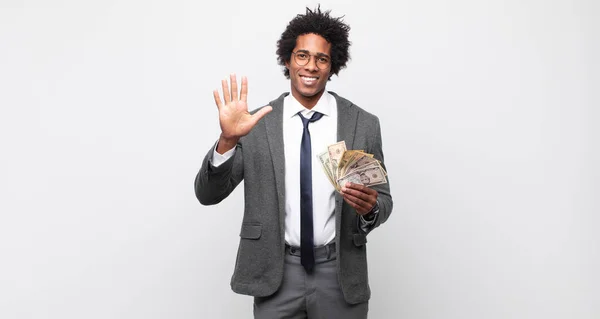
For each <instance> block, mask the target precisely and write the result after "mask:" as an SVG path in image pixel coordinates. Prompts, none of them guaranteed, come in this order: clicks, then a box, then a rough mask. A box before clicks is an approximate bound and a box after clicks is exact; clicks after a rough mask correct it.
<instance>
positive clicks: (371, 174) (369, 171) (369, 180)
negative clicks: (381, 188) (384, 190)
mask: <svg viewBox="0 0 600 319" xmlns="http://www.w3.org/2000/svg"><path fill="white" fill-rule="evenodd" d="M357 179H358V180H360V184H362V185H365V186H374V185H379V184H384V183H387V179H386V178H385V173H384V172H383V169H382V168H381V167H380V166H374V167H368V168H363V169H359V170H356V171H355V172H353V173H350V174H348V175H346V176H344V177H342V178H340V179H338V180H337V182H338V184H339V185H343V184H341V183H342V182H343V183H345V182H347V181H350V182H352V181H355V180H357ZM353 183H354V182H353Z"/></svg>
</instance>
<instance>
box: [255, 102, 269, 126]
mask: <svg viewBox="0 0 600 319" xmlns="http://www.w3.org/2000/svg"><path fill="white" fill-rule="evenodd" d="M271 111H273V107H272V106H270V105H267V106H265V107H263V108H262V109H260V110H258V111H257V112H256V113H254V114H253V115H252V120H253V121H254V123H258V121H260V119H262V118H263V117H265V115H267V114H268V113H269V112H271Z"/></svg>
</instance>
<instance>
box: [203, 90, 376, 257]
mask: <svg viewBox="0 0 600 319" xmlns="http://www.w3.org/2000/svg"><path fill="white" fill-rule="evenodd" d="M337 111H338V110H337V103H336V100H335V97H334V96H333V95H331V94H330V93H328V92H327V91H325V93H323V95H322V96H321V98H320V99H319V101H318V102H317V104H316V105H315V106H314V107H313V108H312V109H311V110H309V109H307V108H305V107H304V106H303V105H302V104H300V102H298V101H297V100H296V99H295V98H294V97H293V96H292V94H289V95H288V96H286V97H285V98H284V100H283V145H284V153H285V154H284V155H285V241H286V243H288V244H289V245H290V246H295V247H300V146H301V144H302V133H303V131H304V127H303V125H302V120H301V119H300V117H299V116H298V113H299V112H301V114H302V116H304V117H305V118H307V119H308V118H310V117H311V116H312V115H313V114H314V113H315V112H319V113H322V114H323V117H322V118H321V119H319V120H318V121H315V122H312V123H309V125H308V130H309V132H310V137H311V155H312V183H313V186H312V190H313V192H312V193H313V231H314V243H315V246H316V247H319V246H324V245H327V244H329V243H330V242H332V241H333V240H334V239H335V188H334V187H333V185H331V183H330V182H329V179H328V178H327V175H326V174H325V172H324V171H323V168H322V166H321V163H320V161H319V159H318V157H317V155H318V154H320V153H322V152H325V151H327V146H328V145H331V144H334V143H336V142H337ZM234 154H235V147H234V148H233V149H231V150H229V151H227V152H225V153H224V154H223V155H221V154H219V153H217V151H216V147H215V150H214V151H213V158H212V161H211V162H212V165H213V166H219V165H221V164H222V163H223V162H225V161H226V160H228V159H229V158H231V157H232V156H233V155H234ZM370 224H372V222H369V221H366V220H364V219H363V218H361V228H363V229H365V227H368V226H369V225H370Z"/></svg>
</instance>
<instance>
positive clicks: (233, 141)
mask: <svg viewBox="0 0 600 319" xmlns="http://www.w3.org/2000/svg"><path fill="white" fill-rule="evenodd" d="M239 140H240V139H239V138H237V137H226V136H223V134H222V133H221V136H220V137H219V143H218V144H217V153H219V154H223V153H225V152H227V151H229V150H231V149H233V148H234V147H235V146H236V145H237V143H238V141H239Z"/></svg>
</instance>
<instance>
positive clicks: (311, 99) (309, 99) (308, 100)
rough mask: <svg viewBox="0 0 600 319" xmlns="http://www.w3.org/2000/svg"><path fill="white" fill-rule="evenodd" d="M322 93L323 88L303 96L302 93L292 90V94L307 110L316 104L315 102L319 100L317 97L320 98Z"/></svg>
mask: <svg viewBox="0 0 600 319" xmlns="http://www.w3.org/2000/svg"><path fill="white" fill-rule="evenodd" d="M323 93H325V90H323V91H321V92H319V93H317V94H315V95H313V96H304V95H302V94H300V93H298V92H296V91H293V90H292V96H293V97H294V98H295V99H296V100H297V101H298V102H300V104H302V106H304V107H305V108H307V109H309V110H312V108H313V107H315V105H317V102H319V99H320V98H321V96H323Z"/></svg>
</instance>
